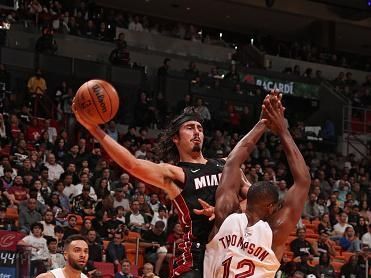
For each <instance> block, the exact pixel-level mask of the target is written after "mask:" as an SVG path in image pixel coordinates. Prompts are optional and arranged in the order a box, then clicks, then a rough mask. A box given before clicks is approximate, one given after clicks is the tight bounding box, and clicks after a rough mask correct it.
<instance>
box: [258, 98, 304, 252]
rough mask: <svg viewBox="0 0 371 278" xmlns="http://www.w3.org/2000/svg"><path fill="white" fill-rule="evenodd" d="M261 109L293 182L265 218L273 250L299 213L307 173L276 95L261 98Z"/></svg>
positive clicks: (294, 223)
mask: <svg viewBox="0 0 371 278" xmlns="http://www.w3.org/2000/svg"><path fill="white" fill-rule="evenodd" d="M263 110H264V113H265V114H266V115H267V118H268V120H269V121H270V123H271V127H272V130H273V132H275V133H276V134H278V136H279V137H280V140H281V144H282V146H283V149H284V152H285V154H286V157H287V161H288V164H289V167H290V171H291V173H292V176H293V178H294V184H293V186H292V187H291V188H290V189H289V191H288V192H287V194H286V196H285V199H284V201H283V204H282V207H281V209H280V210H279V211H277V213H275V214H274V215H273V217H272V218H271V219H270V221H269V222H270V226H271V228H272V231H273V246H272V248H273V250H274V251H275V249H277V248H279V247H281V246H282V245H284V243H285V242H286V240H287V238H288V236H289V234H290V232H291V231H292V230H293V229H294V228H295V226H296V224H297V222H298V221H299V219H300V217H301V214H302V210H303V208H304V203H305V201H306V199H307V196H308V192H309V186H310V174H309V171H308V167H307V165H306V163H305V160H304V158H303V156H302V154H301V153H300V151H299V149H298V147H297V146H296V144H295V142H294V140H293V138H292V137H291V134H290V132H289V131H288V129H287V127H286V124H285V120H284V109H283V108H282V104H281V102H280V101H279V100H278V99H277V97H273V98H271V99H270V101H269V102H264V105H263ZM276 255H277V253H276Z"/></svg>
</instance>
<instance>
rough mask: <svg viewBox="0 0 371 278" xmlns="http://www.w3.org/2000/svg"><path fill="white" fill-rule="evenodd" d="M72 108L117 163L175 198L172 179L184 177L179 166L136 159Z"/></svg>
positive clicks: (175, 192) (175, 191) (74, 107)
mask: <svg viewBox="0 0 371 278" xmlns="http://www.w3.org/2000/svg"><path fill="white" fill-rule="evenodd" d="M72 109H73V112H74V113H75V116H76V119H77V120H78V121H79V123H80V124H81V125H82V126H84V127H85V128H86V129H87V130H88V131H89V132H90V133H91V134H92V135H93V136H94V137H95V139H97V140H98V141H99V143H100V144H101V145H102V146H103V148H104V149H105V150H106V152H107V153H108V155H109V156H110V157H111V158H112V159H113V160H114V161H115V162H116V163H117V164H119V165H120V166H121V167H122V168H124V169H125V170H126V171H128V172H129V173H130V174H131V175H133V176H135V177H136V178H138V179H140V180H142V181H144V182H146V183H148V184H151V185H154V186H157V187H160V188H161V189H163V190H165V191H166V192H167V193H168V194H169V197H170V198H175V197H176V196H177V195H179V193H180V189H179V188H178V187H177V186H176V185H175V183H174V182H173V181H174V180H180V181H182V180H183V179H184V172H183V171H182V170H181V169H180V168H178V167H176V166H173V165H170V164H165V163H162V164H156V163H153V162H151V161H147V160H142V159H137V158H136V157H135V156H133V155H132V154H131V153H130V151H129V150H127V149H126V148H125V147H123V146H121V145H120V144H119V143H117V142H116V141H115V140H113V139H112V138H111V137H110V136H108V134H106V133H105V132H104V131H103V130H102V129H101V128H100V127H99V126H97V125H95V124H92V123H90V122H89V120H88V119H84V118H83V117H82V116H81V115H80V114H79V111H78V110H77V109H76V106H75V104H73V105H72Z"/></svg>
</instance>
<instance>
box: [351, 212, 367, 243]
mask: <svg viewBox="0 0 371 278" xmlns="http://www.w3.org/2000/svg"><path fill="white" fill-rule="evenodd" d="M356 208H357V209H358V207H357V206H354V209H353V210H357V209H356ZM352 214H355V212H354V211H353V212H352ZM350 216H351V215H349V218H350ZM358 216H359V214H358ZM352 226H353V227H354V231H355V232H356V236H357V237H358V238H362V236H363V235H364V234H365V233H367V231H368V228H367V227H368V224H367V223H366V220H365V218H364V217H358V221H357V223H355V225H353V224H352Z"/></svg>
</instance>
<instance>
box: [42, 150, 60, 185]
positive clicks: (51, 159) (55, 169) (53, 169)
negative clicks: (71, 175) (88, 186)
mask: <svg viewBox="0 0 371 278" xmlns="http://www.w3.org/2000/svg"><path fill="white" fill-rule="evenodd" d="M44 165H45V167H46V168H48V179H49V180H50V181H52V182H56V181H57V180H59V178H60V176H61V175H62V174H63V173H64V169H63V167H62V166H61V165H59V164H58V163H57V162H56V159H55V155H54V154H52V153H50V154H49V155H48V158H47V162H45V164H44Z"/></svg>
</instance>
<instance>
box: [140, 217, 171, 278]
mask: <svg viewBox="0 0 371 278" xmlns="http://www.w3.org/2000/svg"><path fill="white" fill-rule="evenodd" d="M142 239H143V241H144V242H145V243H146V244H145V245H143V246H144V247H146V251H145V253H146V261H148V262H151V263H153V264H154V265H155V271H154V273H156V274H159V273H160V270H161V268H162V264H163V262H164V260H165V258H166V254H167V249H166V247H165V246H166V233H165V224H164V222H162V221H157V222H156V223H155V225H154V227H153V229H151V230H148V231H145V232H144V233H143V236H142Z"/></svg>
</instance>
